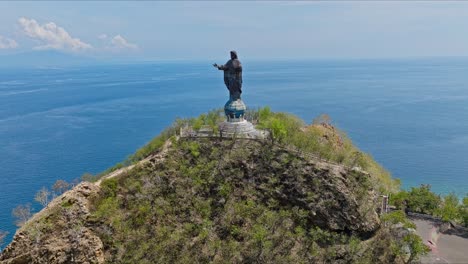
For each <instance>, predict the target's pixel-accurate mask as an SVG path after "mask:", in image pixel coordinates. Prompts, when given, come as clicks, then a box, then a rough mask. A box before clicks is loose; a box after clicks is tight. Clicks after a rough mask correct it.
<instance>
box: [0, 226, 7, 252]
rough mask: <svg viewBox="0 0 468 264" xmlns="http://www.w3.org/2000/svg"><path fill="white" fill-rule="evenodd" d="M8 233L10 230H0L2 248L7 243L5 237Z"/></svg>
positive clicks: (0, 245)
mask: <svg viewBox="0 0 468 264" xmlns="http://www.w3.org/2000/svg"><path fill="white" fill-rule="evenodd" d="M7 235H8V232H6V231H2V230H0V248H1V247H2V246H3V244H4V243H5V238H6V236H7Z"/></svg>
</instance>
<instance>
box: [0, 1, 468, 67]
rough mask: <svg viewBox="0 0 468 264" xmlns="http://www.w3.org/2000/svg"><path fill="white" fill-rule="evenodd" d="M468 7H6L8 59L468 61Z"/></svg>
mask: <svg viewBox="0 0 468 264" xmlns="http://www.w3.org/2000/svg"><path fill="white" fill-rule="evenodd" d="M467 29H468V2H448V1H433V2H419V1H413V2H398V1H386V2H385V1H378V2H369V1H363V2H358V1H345V2H340V1H330V2H327V1H320V2H313V1H307V2H295V1H289V2H286V1H285V2H282V1H274V2H268V1H254V2H246V1H227V2H212V1H210V2H203V1H188V2H182V1H172V2H160V1H148V2H147V1H131V2H130V1H129V2H124V1H103V2H95V1H77V2H71V1H63V2H62V1H51V2H44V1H32V2H3V1H0V55H3V54H12V53H13V54H14V53H22V52H39V51H43V50H58V51H62V52H67V53H73V54H77V55H83V56H93V57H102V58H110V57H112V58H115V57H127V58H129V57H131V58H135V59H142V60H205V59H206V60H209V59H212V58H219V57H221V56H220V54H223V55H225V56H226V57H227V56H228V51H230V50H236V51H237V52H238V53H239V57H240V58H241V57H244V58H246V57H247V58H250V59H314V58H316V59H326V58H350V59H354V58H406V57H437V56H468V32H467Z"/></svg>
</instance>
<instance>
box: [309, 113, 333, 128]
mask: <svg viewBox="0 0 468 264" xmlns="http://www.w3.org/2000/svg"><path fill="white" fill-rule="evenodd" d="M312 124H314V125H331V118H330V116H329V115H327V114H321V115H319V116H318V117H316V118H314V120H312Z"/></svg>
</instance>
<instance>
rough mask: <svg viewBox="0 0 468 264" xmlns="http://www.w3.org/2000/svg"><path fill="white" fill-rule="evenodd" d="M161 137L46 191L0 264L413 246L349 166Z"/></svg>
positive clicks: (279, 150)
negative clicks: (48, 198)
mask: <svg viewBox="0 0 468 264" xmlns="http://www.w3.org/2000/svg"><path fill="white" fill-rule="evenodd" d="M169 135H170V134H168V135H166V138H169ZM157 141H158V142H159V141H161V139H158V140H157ZM163 142H165V143H166V144H165V147H164V148H163V151H160V152H158V151H153V152H151V154H149V156H146V159H144V160H143V161H141V162H139V163H137V164H136V165H135V166H134V167H131V168H129V169H128V170H121V171H119V173H115V172H114V174H113V177H108V178H104V179H103V180H102V181H99V184H97V183H94V184H93V183H87V182H84V183H81V184H80V185H78V186H76V187H75V188H74V189H73V190H71V191H68V192H66V193H65V194H63V195H62V196H60V197H58V198H56V199H55V200H54V201H53V202H51V203H50V204H49V206H48V207H47V208H45V209H44V210H43V211H41V212H40V213H38V214H36V215H35V216H34V217H33V219H31V220H30V221H28V222H27V223H26V224H25V225H24V226H23V227H22V228H21V229H19V230H18V232H17V233H16V235H15V238H14V241H13V242H12V243H11V244H10V245H9V246H8V247H7V248H6V249H5V250H4V251H3V252H2V254H1V255H0V261H1V263H73V262H76V263H104V262H107V263H194V262H195V263H196V262H201V263H208V262H215V263H226V262H229V263H252V262H261V263H265V262H266V263H298V262H299V263H311V262H312V263H398V262H401V263H403V262H405V260H408V254H406V253H412V252H411V249H412V244H411V243H413V242H412V241H411V240H408V239H407V238H408V237H410V238H411V236H408V234H407V233H405V232H403V231H404V230H403V231H402V230H401V229H395V228H390V225H389V227H385V226H384V225H382V224H381V220H380V219H379V217H378V215H377V211H376V207H377V205H378V199H377V197H378V193H377V192H376V190H374V189H375V184H374V182H375V177H373V176H372V175H370V174H368V173H366V172H364V171H362V170H360V169H350V168H349V167H347V166H344V165H340V164H336V163H331V162H327V161H324V160H322V159H318V158H313V157H311V156H310V155H305V153H302V152H298V151H293V150H291V149H290V148H288V147H287V146H285V145H281V144H277V143H276V142H266V141H255V140H246V139H221V138H204V139H202V138H177V137H174V136H172V137H170V138H169V139H167V140H165V141H163ZM153 143H154V142H153ZM150 144H151V143H150ZM156 145H157V146H161V145H160V144H156ZM140 153H142V152H140ZM403 237H404V238H405V239H402V238H403ZM416 242H417V241H416ZM411 257H412V256H410V259H411Z"/></svg>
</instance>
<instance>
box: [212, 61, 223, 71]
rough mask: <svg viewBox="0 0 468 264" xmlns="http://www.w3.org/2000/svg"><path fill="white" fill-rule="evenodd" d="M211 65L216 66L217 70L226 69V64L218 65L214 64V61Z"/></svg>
mask: <svg viewBox="0 0 468 264" xmlns="http://www.w3.org/2000/svg"><path fill="white" fill-rule="evenodd" d="M213 66H214V67H215V68H218V70H225V69H226V66H224V65H218V64H216V63H215V64H213Z"/></svg>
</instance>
